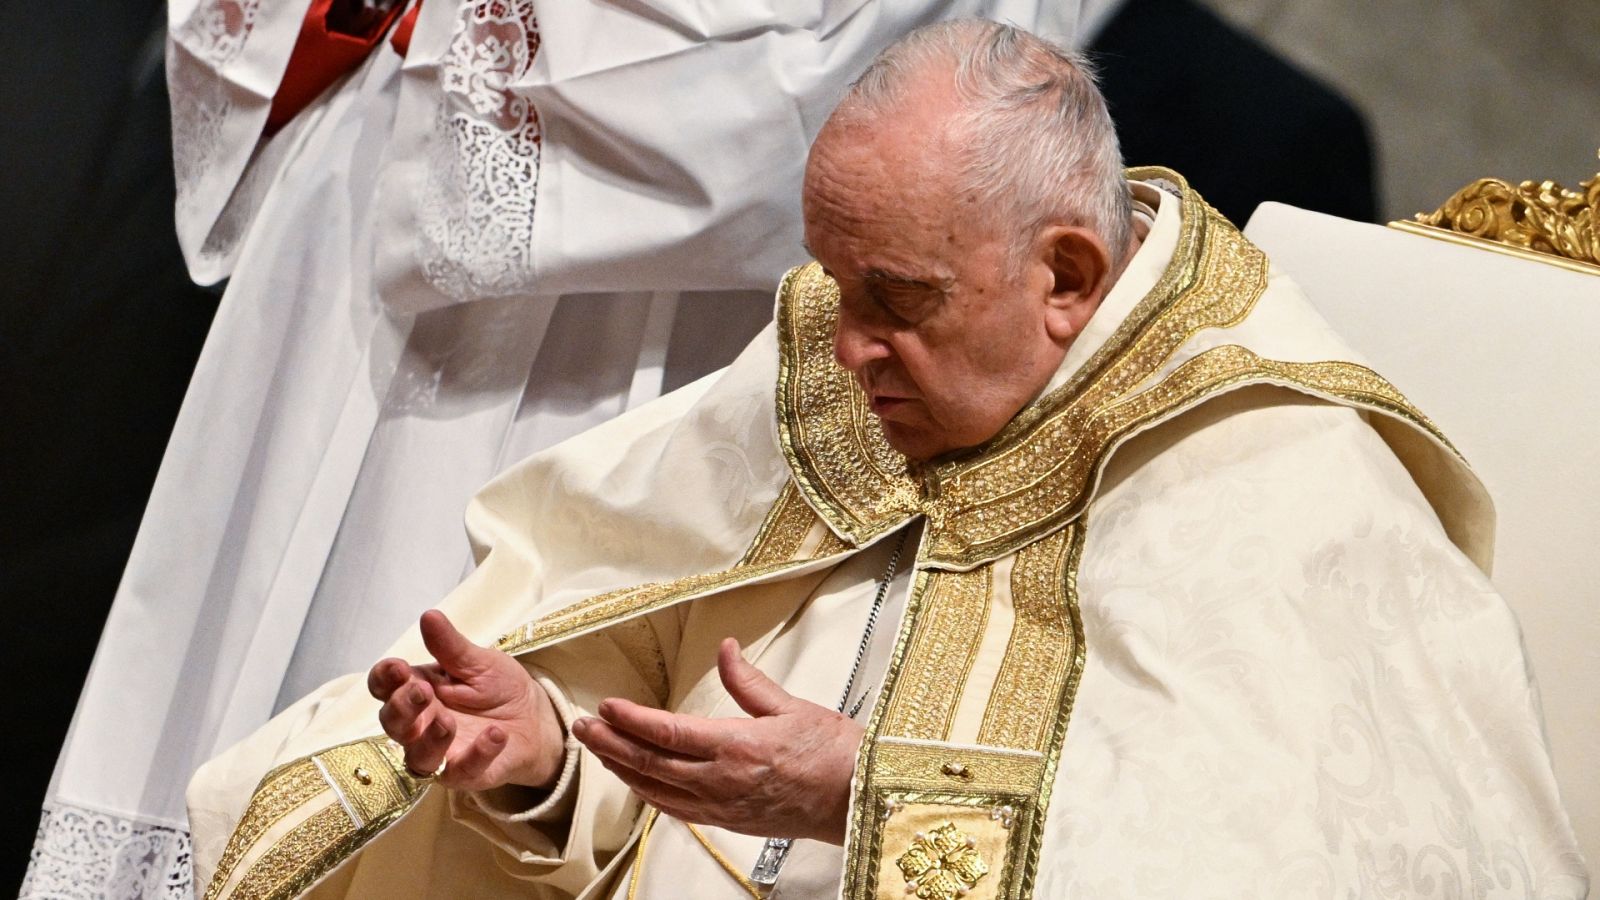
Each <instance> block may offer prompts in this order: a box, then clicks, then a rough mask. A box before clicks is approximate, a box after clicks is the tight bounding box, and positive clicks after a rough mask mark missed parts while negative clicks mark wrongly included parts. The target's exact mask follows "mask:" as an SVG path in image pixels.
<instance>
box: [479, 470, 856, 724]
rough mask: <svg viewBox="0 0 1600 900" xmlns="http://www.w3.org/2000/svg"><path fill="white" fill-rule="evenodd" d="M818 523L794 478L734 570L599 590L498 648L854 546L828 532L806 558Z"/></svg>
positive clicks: (568, 633)
mask: <svg viewBox="0 0 1600 900" xmlns="http://www.w3.org/2000/svg"><path fill="white" fill-rule="evenodd" d="M816 521H817V514H816V513H815V512H814V511H812V509H811V507H809V506H807V505H806V502H805V499H804V498H803V497H802V496H801V494H800V490H799V489H798V488H797V487H796V485H795V484H794V482H793V481H791V482H789V483H788V484H786V485H784V488H783V490H781V491H779V493H778V499H777V500H776V501H774V503H773V506H772V509H771V510H769V511H768V512H767V517H766V519H765V520H764V521H763V522H762V524H761V528H760V529H759V530H758V531H757V532H756V537H755V540H753V541H752V542H751V544H750V549H748V550H746V551H745V554H744V556H743V557H742V558H741V559H740V561H739V562H738V563H736V564H735V565H734V566H733V568H731V569H724V570H722V571H719V572H709V573H705V574H700V575H690V576H688V577H686V578H680V579H678V580H676V581H666V582H653V583H650V584H643V585H634V586H632V587H625V588H621V589H618V590H615V591H609V592H607V593H604V594H596V595H595V596H593V597H589V598H586V599H584V600H580V601H578V602H577V603H574V604H572V605H571V606H568V607H565V608H563V609H560V610H557V611H556V612H553V613H551V614H550V615H548V616H545V617H544V618H542V619H535V620H534V621H532V622H528V623H526V624H524V625H521V626H519V627H518V628H517V629H516V630H514V631H512V632H511V633H510V634H507V635H506V636H504V637H502V638H501V639H500V640H499V641H497V642H496V643H495V646H496V647H498V648H499V649H501V650H503V651H505V652H506V653H510V654H512V655H513V656H515V655H518V654H522V653H527V652H529V651H531V650H534V649H536V648H538V647H541V646H544V645H546V644H550V643H554V642H555V641H558V640H565V639H567V638H569V637H573V636H575V635H577V634H579V633H580V632H584V631H592V630H594V629H596V628H601V627H605V626H607V625H611V624H614V623H617V622H619V621H621V620H623V619H627V618H629V617H632V616H636V615H642V614H644V613H647V612H651V611H653V610H656V609H660V608H662V607H666V606H671V605H673V604H676V603H679V602H681V601H683V600H687V599H690V598H692V597H694V596H698V595H701V594H708V593H712V592H714V591H719V590H723V589H725V588H728V587H731V586H733V585H734V584H737V583H738V582H740V581H743V580H746V579H751V578H759V577H761V576H763V575H770V574H773V573H775V572H780V571H782V570H784V569H786V568H793V567H797V566H799V565H802V564H804V563H807V562H810V561H811V560H814V559H821V558H823V557H827V556H832V555H833V554H835V553H840V552H843V551H844V550H847V549H849V545H848V544H846V543H845V542H844V541H842V540H840V539H839V538H838V537H836V536H835V535H833V534H832V533H829V534H826V535H824V536H823V539H822V540H821V541H820V542H819V543H818V545H817V547H816V548H815V549H814V550H813V551H811V552H810V553H806V554H804V555H803V556H802V554H801V550H802V548H803V546H804V544H805V539H806V535H807V534H808V533H809V532H810V531H811V528H812V525H813V524H814V523H815V522H816ZM644 674H646V675H647V676H648V675H649V673H644ZM662 696H663V697H664V696H665V695H664V694H663V695H662Z"/></svg>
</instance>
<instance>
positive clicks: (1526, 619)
mask: <svg viewBox="0 0 1600 900" xmlns="http://www.w3.org/2000/svg"><path fill="white" fill-rule="evenodd" d="M1245 234H1246V235H1248V236H1249V237H1250V239H1251V240H1253V241H1254V242H1255V243H1256V244H1257V245H1259V246H1260V247H1261V248H1262V249H1263V250H1265V251H1266V252H1267V255H1268V256H1269V257H1271V259H1272V261H1273V264H1274V265H1276V266H1277V267H1278V268H1279V269H1281V270H1282V271H1283V272H1285V273H1286V274H1288V275H1289V277H1290V278H1292V279H1294V280H1295V281H1296V282H1297V283H1298V284H1299V285H1300V286H1301V288H1303V289H1304V290H1305V292H1306V294H1307V295H1308V296H1309V297H1310V298H1311V301H1312V302H1313V303H1314V304H1315V305H1316V306H1317V308H1318V309H1319V310H1321V312H1322V314H1323V315H1324V316H1326V317H1327V319H1328V320H1329V322H1331V323H1332V324H1333V327H1334V328H1335V329H1336V330H1337V331H1338V332H1339V333H1340V334H1341V335H1343V336H1344V338H1345V339H1346V340H1348V341H1349V342H1350V344H1351V345H1352V346H1354V347H1355V349H1356V350H1357V351H1358V352H1359V353H1361V354H1363V355H1364V356H1365V357H1366V359H1367V361H1368V362H1370V363H1371V364H1372V366H1373V367H1374V368H1376V369H1377V370H1378V371H1379V372H1381V373H1382V374H1383V375H1384V376H1386V377H1387V378H1388V379H1389V380H1390V381H1392V382H1394V383H1395V384H1396V385H1397V386H1398V387H1399V388H1400V390H1401V391H1402V392H1404V393H1405V394H1406V396H1408V397H1409V398H1410V399H1411V401H1412V402H1413V403H1415V404H1416V405H1417V406H1419V407H1421V409H1422V411H1423V412H1425V413H1427V414H1428V415H1429V416H1430V417H1432V418H1433V420H1434V421H1435V422H1437V423H1438V424H1439V426H1440V427H1441V428H1442V429H1443V430H1444V432H1445V434H1447V435H1449V436H1450V438H1451V440H1452V441H1454V442H1455V444H1456V446H1457V447H1458V448H1460V450H1461V452H1462V453H1463V454H1464V455H1465V456H1466V457H1467V460H1468V461H1469V462H1470V463H1471V464H1472V466H1473V468H1474V469H1475V470H1476V471H1477V472H1478V475H1479V476H1480V477H1481V478H1482V479H1483V481H1484V483H1485V485H1487V487H1488V489H1489V494H1490V496H1492V497H1493V498H1494V501H1495V509H1496V511H1497V513H1498V522H1499V527H1498V532H1497V541H1496V549H1495V565H1494V582H1495V584H1496V585H1497V586H1498V587H1499V589H1500V591H1501V593H1502V594H1504V595H1505V597H1506V599H1507V601H1508V602H1510V604H1511V606H1512V608H1513V609H1514V610H1515V611H1516V613H1517V616H1518V618H1520V619H1521V622H1522V630H1523V639H1524V643H1525V646H1526V647H1527V650H1528V653H1529V656H1530V657H1531V659H1532V661H1533V667H1534V671H1535V673H1536V675H1537V677H1538V679H1539V684H1540V688H1541V691H1542V693H1543V698H1544V709H1545V721H1546V728H1547V732H1548V735H1549V740H1550V745H1551V751H1552V756H1553V757H1554V762H1555V769H1556V780H1557V781H1558V782H1559V783H1560V785H1561V792H1562V798H1563V800H1564V801H1565V804H1566V807H1567V811H1568V813H1569V814H1570V815H1571V816H1572V824H1573V828H1574V829H1575V830H1576V831H1577V834H1578V842H1579V845H1580V847H1581V849H1582V851H1583V853H1584V857H1585V858H1586V859H1587V860H1588V861H1589V862H1590V864H1591V865H1593V864H1596V863H1600V764H1597V763H1600V750H1597V749H1596V748H1600V275H1591V274H1585V273H1580V272H1574V271H1570V270H1566V269H1562V268H1558V267H1556V266H1553V265H1549V264H1545V263H1541V262H1534V261H1531V260H1527V259H1522V258H1518V257H1516V256H1511V255H1507V254H1502V253H1496V252H1493V251H1490V250H1485V249H1481V248H1475V247H1465V246H1460V245H1457V244H1452V243H1449V242H1446V241H1441V240H1435V239H1432V238H1428V237H1423V236H1419V235H1415V234H1409V233H1406V232H1402V231H1398V230H1395V229H1393V228H1385V227H1382V226H1379V225H1369V224H1365V223H1359V222H1351V221H1348V220H1345V219H1339V218H1335V217H1333V216H1326V215H1322V214H1320V213H1313V212H1306V211H1305V210H1300V209H1295V208H1294V207H1291V206H1284V205H1283V204H1279V203H1264V204H1262V205H1261V207H1260V208H1258V209H1257V210H1256V212H1255V214H1254V215H1253V216H1252V217H1251V219H1250V223H1249V225H1248V226H1247V227H1246V228H1245ZM1591 566H1597V568H1591Z"/></svg>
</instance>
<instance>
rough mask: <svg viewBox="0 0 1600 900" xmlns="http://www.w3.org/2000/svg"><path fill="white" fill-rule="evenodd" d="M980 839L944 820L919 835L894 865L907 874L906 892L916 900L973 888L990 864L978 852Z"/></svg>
mask: <svg viewBox="0 0 1600 900" xmlns="http://www.w3.org/2000/svg"><path fill="white" fill-rule="evenodd" d="M977 843H978V842H977V841H975V840H973V839H972V838H970V837H968V836H967V835H965V834H963V833H962V832H961V830H960V829H959V828H957V827H956V825H955V823H954V822H945V823H944V824H942V825H939V826H937V827H936V828H934V829H933V830H932V831H929V832H926V833H924V832H921V831H919V832H917V835H916V839H915V840H914V841H912V842H911V846H910V847H908V848H906V852H904V853H902V854H900V858H899V859H897V860H895V865H897V866H899V867H900V874H902V875H904V876H905V878H906V893H908V894H915V895H916V896H917V900H956V898H958V897H963V896H965V895H966V893H967V891H970V890H972V887H973V885H976V884H977V883H978V879H980V878H982V877H983V876H984V875H986V874H988V872H989V866H988V864H987V863H985V862H984V861H983V857H982V856H980V855H978V851H977V849H976V847H977Z"/></svg>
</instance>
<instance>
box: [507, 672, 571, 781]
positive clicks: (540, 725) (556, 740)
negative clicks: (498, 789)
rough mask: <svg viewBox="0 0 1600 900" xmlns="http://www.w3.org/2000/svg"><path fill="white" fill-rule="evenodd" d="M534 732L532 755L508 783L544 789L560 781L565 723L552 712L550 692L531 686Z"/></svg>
mask: <svg viewBox="0 0 1600 900" xmlns="http://www.w3.org/2000/svg"><path fill="white" fill-rule="evenodd" d="M534 694H535V697H534V700H533V704H534V710H535V711H534V713H533V716H532V718H533V720H534V733H535V734H536V735H537V738H536V740H535V747H534V752H533V758H532V759H531V760H530V761H529V762H528V764H527V765H526V766H524V767H523V769H522V771H520V772H518V773H517V775H516V776H515V777H514V778H513V779H512V783H514V784H518V785H521V786H523V787H530V788H535V789H537V790H543V791H548V790H550V789H551V788H553V787H555V786H556V783H557V782H558V781H560V780H561V772H562V770H563V769H565V767H566V761H567V726H566V723H565V722H563V721H562V719H561V716H560V715H559V714H558V713H557V711H556V706H555V702H554V701H553V700H552V699H551V697H550V694H549V693H548V692H547V691H545V690H544V689H543V688H542V687H541V686H539V685H538V684H537V683H536V684H535V685H534Z"/></svg>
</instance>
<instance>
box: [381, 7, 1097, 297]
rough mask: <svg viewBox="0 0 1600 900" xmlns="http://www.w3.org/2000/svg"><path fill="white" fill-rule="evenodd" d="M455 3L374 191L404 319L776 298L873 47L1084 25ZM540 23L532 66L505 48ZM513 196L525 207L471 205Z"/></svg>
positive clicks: (435, 22) (777, 10)
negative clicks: (602, 303)
mask: <svg viewBox="0 0 1600 900" xmlns="http://www.w3.org/2000/svg"><path fill="white" fill-rule="evenodd" d="M451 6H452V4H449V3H438V4H437V5H435V4H433V3H432V2H430V3H428V4H425V5H424V6H423V8H422V13H421V16H420V19H419V21H418V27H417V33H416V37H415V38H414V40H413V41H412V44H411V50H410V52H409V53H408V55H407V63H406V71H407V73H408V75H409V76H412V77H413V80H414V82H415V83H416V85H417V89H416V90H415V91H414V92H408V93H407V94H406V95H404V96H403V97H402V98H401V105H400V111H399V114H398V116H397V118H396V123H395V131H394V140H393V143H392V145H391V146H392V148H393V152H392V154H391V160H392V162H391V163H390V164H389V165H388V166H387V167H386V168H385V171H384V172H383V173H382V175H381V176H380V179H381V182H382V186H381V187H380V190H379V191H378V194H379V200H378V202H379V203H380V204H381V206H380V207H379V210H380V212H379V218H380V219H381V220H382V221H384V222H386V223H393V224H394V225H396V226H399V227H396V228H395V229H394V231H393V232H392V233H388V234H385V235H384V236H383V239H382V240H379V241H378V242H377V255H376V260H377V265H376V269H375V272H376V276H377V279H378V284H379V293H380V294H381V296H382V297H383V298H384V301H385V303H387V304H388V305H389V306H390V307H391V308H394V309H399V310H404V311H408V312H414V311H419V310H423V309H430V308H436V307H438V306H442V305H444V304H447V303H451V302H457V301H460V300H462V299H475V298H481V297H486V296H515V295H521V294H528V293H539V294H568V293H584V292H594V291H619V292H620V291H698V290H718V291H720V290H768V289H770V288H771V287H772V285H773V282H774V279H775V278H776V276H777V275H778V274H780V273H782V272H783V271H784V270H785V269H787V268H788V267H790V266H792V265H795V264H798V263H800V262H802V261H804V259H805V256H804V253H803V251H802V249H801V234H800V209H799V199H800V181H801V174H802V169H803V166H804V163H805V159H806V154H807V151H808V148H809V145H810V142H811V139H812V138H813V137H814V136H815V135H816V133H817V130H818V129H819V128H820V127H821V125H822V122H823V120H824V119H825V118H826V116H827V114H828V112H829V111H830V110H831V108H832V106H833V104H834V103H835V102H837V100H838V98H839V96H840V94H841V93H842V92H843V90H844V88H845V86H846V85H847V84H848V83H849V81H850V79H852V78H854V77H855V76H856V75H857V74H858V73H859V72H860V71H861V70H862V69H863V68H865V67H866V65H867V63H868V62H869V61H870V60H871V59H872V57H873V56H874V55H875V54H876V53H877V52H878V51H879V50H881V49H883V48H884V47H886V46H887V45H888V44H889V43H891V42H892V41H893V40H894V39H895V38H897V37H899V36H900V35H902V34H904V33H905V32H906V31H908V30H910V29H911V28H913V27H915V26H916V25H919V24H922V23H925V22H929V21H933V20H936V19H944V18H956V17H962V16H988V17H995V18H1003V19H1005V20H1007V21H1011V22H1013V23H1015V24H1016V25H1018V26H1020V27H1023V28H1029V29H1032V30H1034V31H1036V32H1039V33H1043V34H1046V35H1053V36H1057V37H1067V38H1070V37H1071V36H1072V33H1073V31H1074V24H1075V19H1076V9H1077V4H1076V3H1041V2H1035V0H1021V2H1005V3H999V2H995V0H939V2H925V0H913V2H904V0H899V2H886V3H869V2H862V0H800V2H794V3H782V4H765V3H764V4H744V3H703V2H696V0H647V2H643V3H537V4H536V3H534V2H533V0H508V2H506V3H504V4H502V5H501V13H500V14H499V15H496V16H493V17H485V16H482V15H475V14H474V12H473V11H474V10H475V9H477V8H478V7H476V6H475V5H473V4H465V5H462V4H460V3H456V4H454V8H453V9H452V8H449V7H451ZM536 6H537V9H535V7H536ZM535 18H537V26H536V28H537V35H538V52H537V54H529V55H528V56H527V57H523V56H520V55H518V54H516V53H504V52H501V51H500V50H499V49H498V48H499V47H500V46H501V44H502V42H503V41H504V40H505V35H506V34H507V33H516V34H521V33H533V31H534V28H535V26H534V25H533V22H534V19H535ZM409 88H410V86H409V85H408V91H409ZM464 135H470V137H467V136H464ZM440 160H447V161H448V164H441V163H440ZM506 185H512V186H513V188H512V190H515V191H517V192H519V193H520V194H522V195H523V196H521V197H518V198H516V201H517V202H499V203H496V204H494V205H493V206H491V205H490V204H487V203H484V202H483V201H481V200H479V199H478V198H479V197H481V196H483V195H486V194H490V193H493V194H495V195H499V194H501V193H503V192H505V191H506V190H507V188H506Z"/></svg>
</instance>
